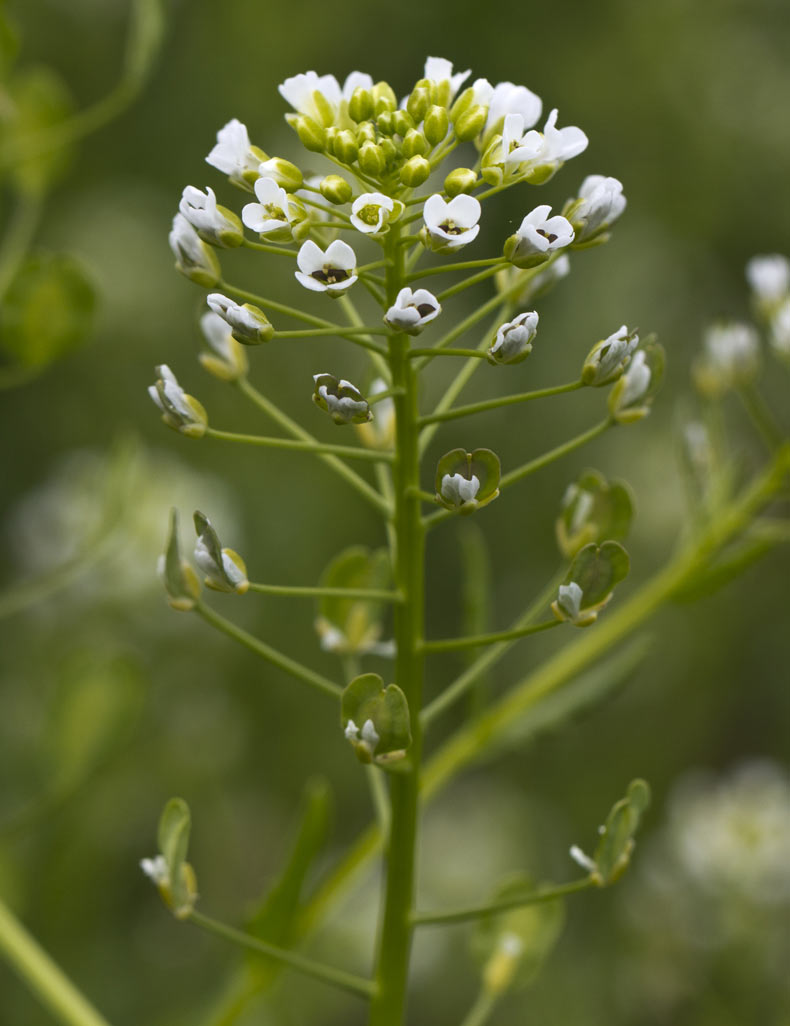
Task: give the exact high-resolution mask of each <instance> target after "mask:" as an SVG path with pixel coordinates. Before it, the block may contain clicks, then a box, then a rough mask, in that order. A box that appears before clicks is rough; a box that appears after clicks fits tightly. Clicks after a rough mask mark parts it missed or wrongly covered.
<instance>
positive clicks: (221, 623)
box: [195, 601, 343, 699]
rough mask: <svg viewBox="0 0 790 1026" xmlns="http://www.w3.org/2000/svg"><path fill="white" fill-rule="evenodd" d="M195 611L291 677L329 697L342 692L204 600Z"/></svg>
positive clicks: (199, 602)
mask: <svg viewBox="0 0 790 1026" xmlns="http://www.w3.org/2000/svg"><path fill="white" fill-rule="evenodd" d="M195 612H196V613H198V615H200V616H202V617H203V619H204V620H205V621H206V623H210V624H211V626H212V627H216V628H217V630H219V631H222V633H223V634H227V636H228V637H229V638H233V640H234V641H238V642H239V644H240V645H244V647H245V648H248V649H249V650H250V651H251V652H255V654H256V655H259V656H261V658H262V659H265V660H266V661H267V662H268V663H271V664H272V665H273V666H277V667H278V668H279V669H281V670H284V671H285V672H286V673H290V674H291V676H292V677H296V678H298V679H299V680H301V681H304V683H305V684H309V685H310V686H311V687H313V688H315V689H316V690H317V691H320V692H321V693H322V694H324V695H329V696H330V698H334V699H339V698H340V696H341V695H342V694H343V689H342V688H341V687H340V685H339V684H335V682H334V681H331V680H329V678H328V677H324V676H323V675H322V674H320V673H316V672H315V670H311V669H310V668H309V666H304V665H303V664H302V663H298V662H297V661H296V660H295V659H291V657H290V656H287V655H284V654H283V653H282V652H278V650H277V649H276V648H272V647H271V646H270V645H267V644H266V642H265V641H261V640H260V639H259V638H256V637H254V636H253V635H252V634H248V633H247V631H245V630H243V629H242V628H241V627H237V626H236V624H235V623H231V621H230V620H226V619H225V617H224V616H220V614H219V613H217V612H215V611H214V610H213V609H212V608H211V607H210V606H207V605H206V604H205V603H204V602H202V601H198V602H197V603H196V605H195Z"/></svg>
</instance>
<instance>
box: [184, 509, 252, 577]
mask: <svg viewBox="0 0 790 1026" xmlns="http://www.w3.org/2000/svg"><path fill="white" fill-rule="evenodd" d="M194 520H195V531H196V532H197V536H198V539H197V542H196V544H195V562H196V563H197V565H198V567H199V568H200V569H201V570H202V571H203V573H204V574H205V575H206V587H207V588H213V590H214V591H226V592H236V594H237V595H244V593H245V592H247V591H249V587H250V582H249V581H248V580H247V567H246V566H245V565H244V560H243V559H242V558H241V556H240V555H239V554H238V553H237V552H234V551H233V549H223V548H222V547H221V545H220V541H219V538H218V537H217V532H216V531H215V530H214V528H213V527H212V526H211V522H210V520H209V519H208V517H207V516H205V515H204V514H203V513H201V512H200V510H195V516H194Z"/></svg>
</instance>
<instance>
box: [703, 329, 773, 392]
mask: <svg viewBox="0 0 790 1026" xmlns="http://www.w3.org/2000/svg"><path fill="white" fill-rule="evenodd" d="M703 347H704V356H703V367H704V370H703V374H704V373H707V374H709V375H712V376H713V377H715V378H716V379H717V381H718V382H719V383H720V384H721V385H722V386H723V387H729V386H731V385H733V384H735V383H737V382H739V381H742V380H744V379H745V378H749V377H751V376H752V374H753V373H754V372H755V371H756V369H757V363H758V360H759V355H760V342H759V339H758V337H757V332H756V331H755V329H754V328H753V327H752V326H751V324H743V323H740V322H737V321H735V322H732V323H729V324H726V323H725V324H714V325H712V326H711V327H710V328H708V330H707V331H706V332H705V336H704V339H703Z"/></svg>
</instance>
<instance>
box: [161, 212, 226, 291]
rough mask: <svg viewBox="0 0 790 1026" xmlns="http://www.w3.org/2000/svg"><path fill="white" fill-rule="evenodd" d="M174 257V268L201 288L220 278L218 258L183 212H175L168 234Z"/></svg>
mask: <svg viewBox="0 0 790 1026" xmlns="http://www.w3.org/2000/svg"><path fill="white" fill-rule="evenodd" d="M168 241H169V242H170V248H171V249H172V251H173V255H174V256H175V258H176V270H177V271H180V272H181V274H183V275H185V276H186V277H187V278H189V280H190V281H194V282H195V283H196V284H197V285H202V286H203V288H207V289H210V288H212V287H213V286H214V285H217V284H218V283H219V281H220V279H221V278H222V271H221V270H220V266H219V260H217V258H216V256H215V254H214V251H213V250H212V249H209V247H208V246H207V245H206V244H205V242H203V240H202V239H201V238H200V236H199V235H198V233H197V232H196V231H195V229H194V228H193V227H192V225H191V224H190V223H189V221H187V219H186V218H185V217H184V215H183V214H176V216H175V217H174V218H173V227H172V230H171V232H170V235H169V236H168Z"/></svg>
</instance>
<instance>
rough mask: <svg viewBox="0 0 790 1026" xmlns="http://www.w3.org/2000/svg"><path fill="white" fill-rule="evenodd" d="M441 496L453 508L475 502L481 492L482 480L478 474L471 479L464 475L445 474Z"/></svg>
mask: <svg viewBox="0 0 790 1026" xmlns="http://www.w3.org/2000/svg"><path fill="white" fill-rule="evenodd" d="M440 491H441V495H442V498H443V499H445V501H447V502H449V503H450V504H451V505H452V506H463V504H464V503H465V502H473V501H474V499H475V497H476V496H477V493H478V492H479V491H480V479H479V478H478V477H477V475H476V474H472V476H471V478H467V477H464V476H463V474H453V475H452V476H451V475H450V474H445V475H444V477H443V478H442V484H441V489H440Z"/></svg>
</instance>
